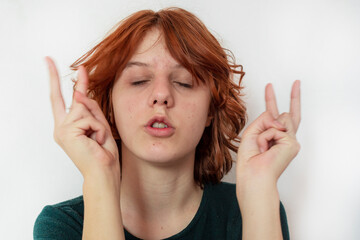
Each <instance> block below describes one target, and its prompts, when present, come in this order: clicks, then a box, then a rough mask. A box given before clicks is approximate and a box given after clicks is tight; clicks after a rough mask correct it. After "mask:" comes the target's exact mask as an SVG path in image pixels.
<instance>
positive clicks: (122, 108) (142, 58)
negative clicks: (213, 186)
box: [112, 29, 211, 163]
mask: <svg viewBox="0 0 360 240" xmlns="http://www.w3.org/2000/svg"><path fill="white" fill-rule="evenodd" d="M159 37H160V38H159ZM112 99H113V108H114V117H115V122H116V126H117V129H118V132H119V135H120V137H121V140H122V145H121V147H122V148H121V152H122V156H123V158H124V157H131V158H135V159H142V160H145V161H150V162H154V163H155V162H157V163H171V162H174V161H181V160H183V159H194V157H195V149H196V146H197V144H198V143H199V141H200V139H201V136H202V134H203V132H204V129H205V127H206V126H209V125H210V121H211V119H210V117H209V106H210V90H209V88H208V86H207V85H205V84H203V83H200V84H196V81H195V79H193V77H192V75H191V74H190V73H189V72H188V71H187V70H186V69H185V68H184V67H182V66H181V65H180V64H179V63H178V62H177V61H176V60H175V59H174V58H173V57H172V56H171V55H170V53H169V51H168V50H167V48H166V44H165V42H164V41H163V39H162V38H161V34H160V32H159V30H156V29H153V30H151V31H149V32H148V33H147V34H146V36H145V38H144V40H143V41H142V42H141V44H140V45H139V46H138V48H137V50H136V52H135V54H134V55H133V56H132V58H131V60H130V61H129V62H128V64H127V66H126V68H125V69H124V71H123V72H122V73H121V75H120V76H119V77H118V79H117V80H116V82H115V84H114V86H113V91H112Z"/></svg>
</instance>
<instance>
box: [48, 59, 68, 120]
mask: <svg viewBox="0 0 360 240" xmlns="http://www.w3.org/2000/svg"><path fill="white" fill-rule="evenodd" d="M45 60H46V63H47V64H48V68H49V76H50V101H51V108H52V112H53V116H54V121H55V124H56V123H57V122H58V121H61V119H63V118H64V117H65V115H66V111H65V103H64V99H63V97H62V94H61V87H60V79H59V74H58V71H57V69H56V66H55V63H54V61H53V60H52V59H51V58H50V57H48V56H47V57H45Z"/></svg>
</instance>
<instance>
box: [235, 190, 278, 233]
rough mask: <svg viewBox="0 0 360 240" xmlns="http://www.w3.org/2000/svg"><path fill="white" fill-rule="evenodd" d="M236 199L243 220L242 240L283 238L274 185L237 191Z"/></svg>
mask: <svg viewBox="0 0 360 240" xmlns="http://www.w3.org/2000/svg"><path fill="white" fill-rule="evenodd" d="M252 187H254V186H252ZM238 201H239V206H240V209H241V216H242V222H243V238H242V239H243V240H267V239H269V240H270V239H271V240H282V239H283V237H282V231H281V223H280V199H279V194H278V190H277V188H276V186H260V187H259V188H252V190H249V191H239V192H238Z"/></svg>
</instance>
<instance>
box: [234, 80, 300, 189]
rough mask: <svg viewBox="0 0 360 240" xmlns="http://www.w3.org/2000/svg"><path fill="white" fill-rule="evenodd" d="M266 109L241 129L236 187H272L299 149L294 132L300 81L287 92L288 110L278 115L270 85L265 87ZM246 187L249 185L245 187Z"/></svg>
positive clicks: (298, 107)
mask: <svg viewBox="0 0 360 240" xmlns="http://www.w3.org/2000/svg"><path fill="white" fill-rule="evenodd" d="M265 101H266V111H265V112H264V113H262V114H261V115H260V116H259V117H258V118H257V119H256V120H255V121H254V122H253V123H251V124H250V125H249V126H248V127H247V128H246V130H245V131H244V133H243V135H242V138H241V143H240V146H239V149H238V155H237V166H236V168H237V170H236V175H237V177H236V179H237V180H236V181H237V189H238V192H239V191H241V192H242V191H243V190H244V189H251V187H252V186H254V184H255V185H257V186H259V185H258V184H260V185H267V186H272V187H273V186H276V183H277V180H278V178H279V177H280V175H281V174H282V172H283V171H284V170H285V169H286V167H287V166H288V165H289V163H290V162H291V160H292V159H293V158H294V157H295V156H296V155H297V153H298V152H299V150H300V145H299V143H298V142H297V140H296V131H297V129H298V126H299V123H300V81H299V80H297V81H295V82H294V84H293V87H292V91H291V104H290V112H289V113H287V112H285V113H282V114H281V115H279V113H278V108H277V104H276V99H275V94H274V91H273V88H272V85H271V84H268V85H267V86H266V89H265ZM247 187H249V188H247Z"/></svg>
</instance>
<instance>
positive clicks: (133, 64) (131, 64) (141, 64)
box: [125, 61, 184, 68]
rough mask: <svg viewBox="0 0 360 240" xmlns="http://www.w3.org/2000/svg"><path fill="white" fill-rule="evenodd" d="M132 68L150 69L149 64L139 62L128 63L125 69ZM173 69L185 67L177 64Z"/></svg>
mask: <svg viewBox="0 0 360 240" xmlns="http://www.w3.org/2000/svg"><path fill="white" fill-rule="evenodd" d="M132 66H138V67H150V65H149V64H147V63H144V62H138V61H134V62H128V63H127V64H126V66H125V68H130V67H132ZM173 68H184V66H183V65H181V64H176V65H175V66H174V67H173Z"/></svg>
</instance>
